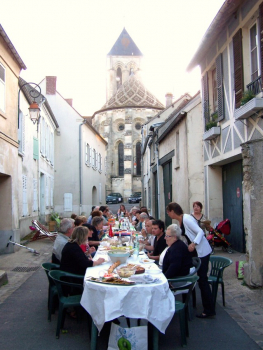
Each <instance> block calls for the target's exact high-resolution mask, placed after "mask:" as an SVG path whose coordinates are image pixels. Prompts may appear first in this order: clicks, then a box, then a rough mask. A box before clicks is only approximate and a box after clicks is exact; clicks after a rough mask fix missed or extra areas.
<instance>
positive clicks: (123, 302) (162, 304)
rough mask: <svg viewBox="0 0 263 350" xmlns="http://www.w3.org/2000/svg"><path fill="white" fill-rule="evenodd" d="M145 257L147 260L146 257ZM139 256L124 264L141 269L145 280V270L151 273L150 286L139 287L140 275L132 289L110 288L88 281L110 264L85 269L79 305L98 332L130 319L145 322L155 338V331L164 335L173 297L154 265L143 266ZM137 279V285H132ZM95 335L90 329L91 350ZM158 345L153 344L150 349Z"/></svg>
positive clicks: (94, 343) (142, 284) (169, 318)
mask: <svg viewBox="0 0 263 350" xmlns="http://www.w3.org/2000/svg"><path fill="white" fill-rule="evenodd" d="M104 254H105V253H104V252H101V253H100V252H99V251H98V252H97V254H96V256H95V257H94V259H95V260H96V259H98V258H99V257H106V255H104ZM146 257H147V256H146ZM143 260H144V259H143V256H141V255H139V257H138V259H137V260H135V259H133V258H132V257H131V258H128V260H127V263H131V264H140V265H141V266H143V267H144V268H145V275H147V276H148V273H147V272H148V271H149V269H151V270H155V271H154V272H156V273H154V274H150V276H151V277H152V278H153V279H154V280H155V282H153V283H149V284H148V283H143V282H142V281H143V275H139V276H138V278H137V276H135V278H134V281H135V284H133V285H113V284H112V285H111V284H104V283H96V282H94V281H90V278H91V277H95V278H98V277H99V276H101V275H102V273H103V271H107V270H108V268H109V267H110V266H111V262H105V263H104V264H102V265H99V266H95V267H92V268H88V269H87V271H86V274H85V278H84V291H83V294H82V298H81V305H82V306H83V308H84V309H85V310H86V311H87V312H88V313H89V315H90V316H91V318H92V320H93V323H94V325H95V326H96V328H97V330H98V331H99V332H100V331H101V330H102V328H103V325H104V323H105V322H108V321H112V320H114V319H116V318H118V317H120V316H125V317H127V318H133V319H145V320H147V321H149V322H150V323H151V324H152V325H153V326H154V327H153V328H154V332H155V335H154V337H155V338H156V337H157V338H158V331H160V332H162V333H165V330H166V328H167V326H168V325H169V323H170V321H171V319H172V318H173V315H174V312H175V302H174V295H173V293H172V292H171V291H170V289H169V285H168V281H167V279H166V277H165V276H164V275H163V273H162V272H161V270H159V268H158V266H157V265H156V264H151V265H149V264H144V263H143ZM136 279H137V282H136ZM95 337H96V338H97V331H96V330H95V331H94V329H93V331H92V339H91V344H92V345H91V348H92V350H95V349H96V339H95ZM156 343H158V341H157V342H156V341H155V345H154V348H155V349H157V348H158V345H156Z"/></svg>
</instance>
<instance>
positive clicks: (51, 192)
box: [50, 179, 54, 208]
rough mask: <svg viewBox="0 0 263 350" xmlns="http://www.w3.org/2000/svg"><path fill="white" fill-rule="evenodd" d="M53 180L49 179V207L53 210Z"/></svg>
mask: <svg viewBox="0 0 263 350" xmlns="http://www.w3.org/2000/svg"><path fill="white" fill-rule="evenodd" d="M53 197H54V180H53V179H50V206H51V208H53Z"/></svg>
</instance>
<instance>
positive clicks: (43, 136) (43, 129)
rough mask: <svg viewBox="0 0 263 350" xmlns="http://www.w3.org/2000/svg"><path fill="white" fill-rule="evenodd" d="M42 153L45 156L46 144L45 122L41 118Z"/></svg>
mask: <svg viewBox="0 0 263 350" xmlns="http://www.w3.org/2000/svg"><path fill="white" fill-rule="evenodd" d="M40 133H41V134H40V135H41V136H40V152H41V154H42V155H44V143H45V121H44V119H43V118H41V129H40Z"/></svg>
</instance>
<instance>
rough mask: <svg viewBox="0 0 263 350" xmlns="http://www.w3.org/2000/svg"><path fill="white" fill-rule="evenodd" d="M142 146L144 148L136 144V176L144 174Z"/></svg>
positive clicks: (138, 143)
mask: <svg viewBox="0 0 263 350" xmlns="http://www.w3.org/2000/svg"><path fill="white" fill-rule="evenodd" d="M141 146H142V144H141V143H140V142H137V143H136V160H135V162H134V164H136V172H135V174H136V175H137V176H141V173H142V167H141ZM134 170H135V169H134Z"/></svg>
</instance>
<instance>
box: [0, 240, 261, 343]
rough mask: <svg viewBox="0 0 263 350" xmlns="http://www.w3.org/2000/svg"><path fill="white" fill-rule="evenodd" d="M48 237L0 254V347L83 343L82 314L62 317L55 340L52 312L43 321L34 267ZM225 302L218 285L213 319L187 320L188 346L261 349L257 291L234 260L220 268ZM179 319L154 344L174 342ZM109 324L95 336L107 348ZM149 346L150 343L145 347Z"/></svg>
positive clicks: (42, 296)
mask: <svg viewBox="0 0 263 350" xmlns="http://www.w3.org/2000/svg"><path fill="white" fill-rule="evenodd" d="M52 245H53V244H52V242H51V241H50V240H48V239H44V240H42V241H38V242H33V243H30V244H28V246H30V247H32V248H34V249H36V250H37V251H39V252H40V255H39V256H34V255H33V254H32V253H30V252H29V251H27V250H25V249H23V248H20V249H19V250H18V251H17V253H16V254H10V255H1V256H0V266H1V269H4V270H5V271H7V273H8V279H9V283H8V284H7V285H4V286H2V287H1V288H0V322H1V328H0V349H1V350H9V349H10V350H11V349H15V350H16V349H20V350H26V349H30V350H35V349H43V350H45V349H51V350H52V349H54V350H58V349H73V348H78V350H81V349H89V337H88V327H87V322H86V320H85V318H84V320H83V321H82V323H80V324H78V323H77V322H76V321H75V320H72V319H70V318H67V319H66V322H65V329H66V330H67V331H68V332H67V333H65V334H61V337H60V339H59V340H57V339H56V338H55V328H56V321H57V313H56V314H55V315H53V316H52V321H51V322H48V321H47V288H48V281H47V277H46V275H45V272H44V271H43V270H42V269H41V268H40V266H41V264H42V262H45V261H49V259H50V256H51V250H52ZM216 254H217V255H226V256H228V257H230V258H231V259H233V261H234V262H235V261H236V260H243V259H244V255H242V254H240V253H234V254H232V255H229V254H227V253H223V252H222V251H221V250H216ZM18 267H31V268H33V269H36V271H31V272H19V271H14V269H15V268H18ZM224 280H225V289H226V307H225V308H223V307H222V299H221V291H220V289H219V294H218V299H217V301H218V303H217V310H216V311H217V316H216V318H215V319H209V320H199V319H196V318H194V320H193V321H191V322H190V323H189V327H190V338H189V341H188V346H187V348H188V349H189V350H199V349H200V350H201V349H202V350H203V349H213V350H219V349H220V350H221V349H222V348H223V349H224V350H228V349H229V350H230V349H238V350H247V349H250V350H257V349H263V298H262V296H263V293H262V292H263V291H262V290H251V289H249V288H247V287H246V286H243V285H242V283H241V281H239V280H237V279H236V276H235V263H233V264H232V265H231V266H230V267H229V268H227V269H226V270H225V273H224ZM197 297H198V301H197V312H200V311H202V310H201V305H200V295H199V290H198V292H197ZM178 322H179V320H178V318H177V316H175V317H174V319H173V321H172V322H171V324H170V325H169V327H168V328H167V332H166V334H165V335H160V350H168V349H169V350H170V349H172V348H180V334H179V323H178ZM108 332H109V325H106V327H104V329H103V331H102V333H101V336H100V338H99V343H98V349H99V350H104V349H105V350H106V349H107V337H108ZM149 350H151V349H149Z"/></svg>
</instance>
